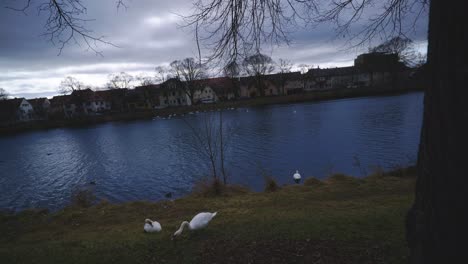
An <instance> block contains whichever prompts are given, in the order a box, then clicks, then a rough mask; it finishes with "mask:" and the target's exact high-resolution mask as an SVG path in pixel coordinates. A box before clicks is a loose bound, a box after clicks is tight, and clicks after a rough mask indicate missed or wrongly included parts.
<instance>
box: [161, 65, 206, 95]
mask: <svg viewBox="0 0 468 264" xmlns="http://www.w3.org/2000/svg"><path fill="white" fill-rule="evenodd" d="M170 66H171V70H172V74H173V76H174V77H176V78H178V79H179V80H181V81H183V82H185V89H184V91H185V94H186V95H187V96H188V97H189V98H190V101H191V102H192V104H193V103H195V102H194V95H195V92H196V90H197V89H199V88H200V86H199V82H198V80H201V79H203V78H206V77H207V74H206V69H205V65H203V64H201V63H200V62H197V61H196V60H195V59H194V58H185V59H183V60H175V61H173V62H171V64H170Z"/></svg>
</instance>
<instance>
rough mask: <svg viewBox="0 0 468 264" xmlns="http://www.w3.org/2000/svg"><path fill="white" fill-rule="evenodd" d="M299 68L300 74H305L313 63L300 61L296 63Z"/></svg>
mask: <svg viewBox="0 0 468 264" xmlns="http://www.w3.org/2000/svg"><path fill="white" fill-rule="evenodd" d="M298 67H299V70H300V71H301V74H306V73H307V72H308V71H309V70H310V69H312V68H313V65H309V64H305V63H301V64H299V65H298Z"/></svg>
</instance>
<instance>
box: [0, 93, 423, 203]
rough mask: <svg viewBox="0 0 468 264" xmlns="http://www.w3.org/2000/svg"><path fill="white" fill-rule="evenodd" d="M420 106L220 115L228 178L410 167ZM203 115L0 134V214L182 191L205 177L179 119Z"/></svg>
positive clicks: (416, 98)
mask: <svg viewBox="0 0 468 264" xmlns="http://www.w3.org/2000/svg"><path fill="white" fill-rule="evenodd" d="M422 101H423V94H422V93H410V94H404V95H398V96H385V97H366V98H355V99H343V100H333V101H325V102H310V103H300V104H290V105H272V106H265V107H255V108H239V109H235V110H226V111H224V112H223V117H224V120H225V127H226V128H227V129H228V130H229V133H228V134H229V140H228V150H227V157H226V159H227V171H228V173H229V181H230V182H231V183H238V184H243V185H246V186H249V187H250V188H251V189H253V190H261V189H262V188H263V184H264V179H263V176H262V175H264V174H269V175H272V176H273V177H274V178H276V179H277V180H278V181H279V182H280V183H292V174H293V173H294V171H295V170H296V169H298V170H299V171H300V173H301V174H302V176H303V177H304V178H306V177H308V176H315V177H318V178H323V177H326V176H327V175H328V174H329V173H331V172H343V173H346V174H351V175H355V176H362V174H364V173H366V172H370V171H371V168H372V166H381V167H383V168H385V169H391V168H392V167H394V166H397V165H409V164H413V163H414V162H415V160H416V154H417V148H418V143H419V133H420V128H421V122H422V108H423V104H422ZM209 114H210V113H199V114H194V115H186V116H184V117H176V118H172V119H168V120H167V119H166V120H163V119H155V120H152V121H135V122H114V123H106V124H102V125H99V126H94V127H86V128H64V129H54V130H49V131H38V132H31V133H26V134H20V135H17V136H7V137H0V208H2V209H6V208H7V209H15V210H19V209H24V208H30V207H46V208H50V209H58V208H60V207H63V206H65V205H66V204H67V203H69V199H70V196H71V193H72V191H73V190H74V189H76V188H80V187H83V186H87V185H88V184H89V183H90V182H91V181H94V182H95V183H96V185H94V186H93V188H94V190H95V193H96V195H97V196H98V197H99V198H106V199H108V200H110V201H113V202H122V201H129V200H158V199H163V198H164V194H166V193H168V192H172V193H173V195H174V196H175V197H177V196H182V195H184V194H187V193H188V192H190V191H191V189H192V187H193V184H194V182H196V181H197V180H199V179H200V178H202V177H204V176H205V175H208V174H209V167H208V165H209V164H208V163H207V162H206V160H204V159H201V157H200V154H199V152H198V151H197V150H196V148H194V147H193V141H192V140H193V132H192V131H191V129H190V128H189V126H188V125H187V122H189V123H190V124H192V125H193V126H197V125H199V124H201V123H202V120H205V119H206V116H207V115H209ZM359 164H360V165H359Z"/></svg>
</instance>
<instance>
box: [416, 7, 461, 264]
mask: <svg viewBox="0 0 468 264" xmlns="http://www.w3.org/2000/svg"><path fill="white" fill-rule="evenodd" d="M466 5H467V4H466V3H465V1H453V0H452V1H442V0H431V7H430V14H429V21H430V22H429V47H428V66H429V75H428V78H430V81H431V85H430V86H429V87H428V89H427V90H426V94H425V99H424V119H423V129H422V133H421V143H420V149H419V158H418V170H419V171H418V180H417V184H416V198H415V202H414V205H413V207H412V209H411V210H410V211H409V213H408V217H407V239H408V244H409V246H410V249H411V262H412V263H425V264H426V263H468V262H467V261H468V257H467V256H466V253H465V251H466V246H465V245H466V243H467V242H466V241H465V240H466V239H467V237H466V235H467V232H466V231H467V225H468V219H467V214H468V199H467V198H468V188H467V182H468V178H467V177H468V153H466V150H468V102H465V101H466V100H468V67H467V65H468V64H467V62H468V56H467V54H468V52H467V49H468V32H467V29H468V23H466ZM458 259H459V260H458Z"/></svg>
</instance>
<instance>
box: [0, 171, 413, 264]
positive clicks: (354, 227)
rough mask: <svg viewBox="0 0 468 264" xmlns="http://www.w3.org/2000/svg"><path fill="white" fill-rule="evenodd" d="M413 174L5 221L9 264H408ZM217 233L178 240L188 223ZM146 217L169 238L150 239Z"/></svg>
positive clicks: (1, 248)
mask: <svg viewBox="0 0 468 264" xmlns="http://www.w3.org/2000/svg"><path fill="white" fill-rule="evenodd" d="M414 181H415V179H414V177H394V176H372V177H368V178H365V179H353V178H349V177H347V176H334V177H330V178H329V179H327V180H324V181H322V184H319V185H315V184H314V185H311V186H304V185H294V186H286V187H282V188H281V189H279V190H277V191H276V192H270V193H251V192H231V193H229V194H228V195H224V196H220V197H205V196H203V195H191V196H188V197H185V198H182V199H178V200H175V201H173V202H171V201H164V202H157V203H151V202H131V203H125V204H109V203H105V202H104V203H101V204H98V205H96V206H92V207H89V208H85V209H80V208H76V207H75V208H66V209H64V210H62V211H59V212H57V213H53V214H47V213H45V212H44V211H37V210H36V211H24V212H21V213H18V214H16V215H2V216H0V233H1V234H2V236H0V260H2V261H1V262H2V263H113V264H117V263H405V262H406V259H407V255H408V250H407V247H406V243H405V239H404V224H403V223H404V217H405V214H406V211H407V210H408V208H409V207H410V204H411V202H412V200H413V186H414ZM202 211H211V212H214V211H217V212H218V215H217V216H216V217H215V218H214V219H213V220H212V222H211V223H210V224H209V226H208V227H207V228H206V229H204V230H200V231H195V232H184V233H183V235H182V236H181V237H179V238H178V239H177V240H174V241H171V235H172V233H173V232H174V231H175V230H176V229H177V228H178V227H179V225H180V223H181V222H182V221H183V220H190V219H191V217H193V216H194V215H195V214H196V213H198V212H202ZM145 218H151V219H153V220H158V221H159V222H160V223H161V225H162V227H163V231H162V232H161V233H152V234H146V233H144V232H143V224H144V219H145Z"/></svg>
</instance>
